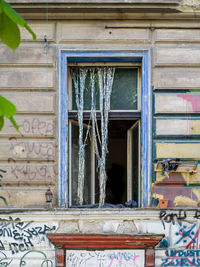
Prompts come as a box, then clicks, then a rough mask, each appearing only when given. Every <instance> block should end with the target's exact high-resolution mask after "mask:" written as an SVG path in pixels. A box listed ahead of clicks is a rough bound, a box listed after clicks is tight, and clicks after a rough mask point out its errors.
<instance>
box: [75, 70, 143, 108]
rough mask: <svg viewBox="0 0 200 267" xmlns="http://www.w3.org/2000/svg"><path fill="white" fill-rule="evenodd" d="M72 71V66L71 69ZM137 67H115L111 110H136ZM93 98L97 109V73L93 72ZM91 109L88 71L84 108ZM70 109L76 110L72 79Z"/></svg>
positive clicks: (88, 74)
mask: <svg viewBox="0 0 200 267" xmlns="http://www.w3.org/2000/svg"><path fill="white" fill-rule="evenodd" d="M71 71H73V68H72V69H71ZM137 77H138V69H137V68H116V69H115V76H114V81H113V88H112V94H111V104H110V106H111V110H137V109H138V100H137V99H138V95H137ZM95 100H96V109H97V110H99V85H98V75H97V72H96V73H95ZM90 109H91V78H90V71H88V73H87V76H86V82H85V90H84V110H90ZM72 110H77V105H76V94H75V87H74V83H73V81H72Z"/></svg>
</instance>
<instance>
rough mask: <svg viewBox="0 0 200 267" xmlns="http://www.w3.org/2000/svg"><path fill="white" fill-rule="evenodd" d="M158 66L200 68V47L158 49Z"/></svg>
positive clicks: (156, 63) (156, 55)
mask: <svg viewBox="0 0 200 267" xmlns="http://www.w3.org/2000/svg"><path fill="white" fill-rule="evenodd" d="M154 53H155V65H156V66H181V67H182V66H186V67H188V66H200V46H199V47H196V46H195V47H192V46H191V47H174V46H172V47H167V46H160V47H156V48H155V50H154Z"/></svg>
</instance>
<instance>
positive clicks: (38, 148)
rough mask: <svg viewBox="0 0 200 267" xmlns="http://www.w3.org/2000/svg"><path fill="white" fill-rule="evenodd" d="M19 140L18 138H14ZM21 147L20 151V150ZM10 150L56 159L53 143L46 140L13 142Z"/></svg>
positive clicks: (27, 155) (26, 154)
mask: <svg viewBox="0 0 200 267" xmlns="http://www.w3.org/2000/svg"><path fill="white" fill-rule="evenodd" d="M12 139H15V140H17V139H16V138H12ZM10 140H11V138H10ZM18 148H20V152H19V151H18ZM10 150H11V151H12V152H13V153H20V154H23V155H25V156H26V157H29V156H30V155H32V156H34V155H35V156H41V157H44V158H46V159H48V160H53V159H54V149H53V146H52V144H49V143H45V142H11V143H10Z"/></svg>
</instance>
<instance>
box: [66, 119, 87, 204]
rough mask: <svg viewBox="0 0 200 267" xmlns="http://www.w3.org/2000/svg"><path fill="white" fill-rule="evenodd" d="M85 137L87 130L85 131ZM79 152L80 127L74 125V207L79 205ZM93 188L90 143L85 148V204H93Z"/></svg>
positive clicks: (72, 171)
mask: <svg viewBox="0 0 200 267" xmlns="http://www.w3.org/2000/svg"><path fill="white" fill-rule="evenodd" d="M83 132H84V136H85V135H86V132H87V129H86V128H84V130H83ZM78 152H79V127H78V125H76V124H72V155H71V162H72V163H71V173H72V175H71V176H72V185H71V186H72V188H71V192H72V205H78V197H77V189H78V161H79V157H78ZM91 191H92V188H91V143H90V142H89V141H88V143H87V145H86V146H85V184H84V193H83V199H84V202H83V204H91V201H92V199H91V198H92V192H91Z"/></svg>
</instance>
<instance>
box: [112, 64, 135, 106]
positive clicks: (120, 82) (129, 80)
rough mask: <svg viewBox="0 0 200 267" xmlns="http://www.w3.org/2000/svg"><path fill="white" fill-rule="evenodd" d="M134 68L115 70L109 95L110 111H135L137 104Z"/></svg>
mask: <svg viewBox="0 0 200 267" xmlns="http://www.w3.org/2000/svg"><path fill="white" fill-rule="evenodd" d="M137 73H138V70H137V69H136V68H129V69H128V68H116V70H115V77H114V82H113V88H112V94H111V110H136V109H137V107H138V104H137V102H138V101H137Z"/></svg>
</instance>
